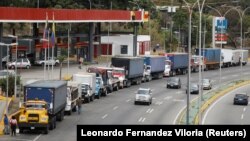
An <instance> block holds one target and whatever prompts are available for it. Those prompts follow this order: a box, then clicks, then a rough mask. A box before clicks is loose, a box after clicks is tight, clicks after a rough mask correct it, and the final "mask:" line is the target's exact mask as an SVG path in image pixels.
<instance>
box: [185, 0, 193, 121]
mask: <svg viewBox="0 0 250 141" xmlns="http://www.w3.org/2000/svg"><path fill="white" fill-rule="evenodd" d="M183 1H184V2H185V4H186V5H187V8H188V13H189V21H188V78H187V85H188V88H187V114H186V124H187V125H189V108H190V106H189V105H190V104H189V103H190V79H191V78H190V77H191V64H190V63H191V36H192V34H191V28H192V27H191V24H192V13H193V8H194V6H195V5H196V2H195V3H194V4H193V5H190V4H189V3H187V2H186V0H183Z"/></svg>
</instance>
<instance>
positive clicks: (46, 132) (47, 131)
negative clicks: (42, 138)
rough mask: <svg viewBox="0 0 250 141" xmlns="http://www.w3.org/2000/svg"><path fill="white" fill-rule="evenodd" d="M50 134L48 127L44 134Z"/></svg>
mask: <svg viewBox="0 0 250 141" xmlns="http://www.w3.org/2000/svg"><path fill="white" fill-rule="evenodd" d="M48 133H49V127H48V126H47V127H45V129H44V134H48Z"/></svg>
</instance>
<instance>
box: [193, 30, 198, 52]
mask: <svg viewBox="0 0 250 141" xmlns="http://www.w3.org/2000/svg"><path fill="white" fill-rule="evenodd" d="M193 27H194V28H196V39H195V40H196V41H195V44H196V45H195V48H198V36H199V35H198V33H199V32H198V31H199V30H198V26H197V25H193Z"/></svg>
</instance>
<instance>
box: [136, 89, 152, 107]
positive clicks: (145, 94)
mask: <svg viewBox="0 0 250 141" xmlns="http://www.w3.org/2000/svg"><path fill="white" fill-rule="evenodd" d="M137 103H146V104H148V105H150V104H151V103H152V90H151V89H149V88H139V89H138V91H137V92H136V95H135V105H136V104H137Z"/></svg>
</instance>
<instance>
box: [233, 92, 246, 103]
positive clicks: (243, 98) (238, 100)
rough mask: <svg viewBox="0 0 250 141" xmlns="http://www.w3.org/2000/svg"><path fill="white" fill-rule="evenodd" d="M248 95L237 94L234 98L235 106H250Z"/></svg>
mask: <svg viewBox="0 0 250 141" xmlns="http://www.w3.org/2000/svg"><path fill="white" fill-rule="evenodd" d="M248 97H249V96H248V95H246V94H236V95H235V96H234V105H248Z"/></svg>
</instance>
